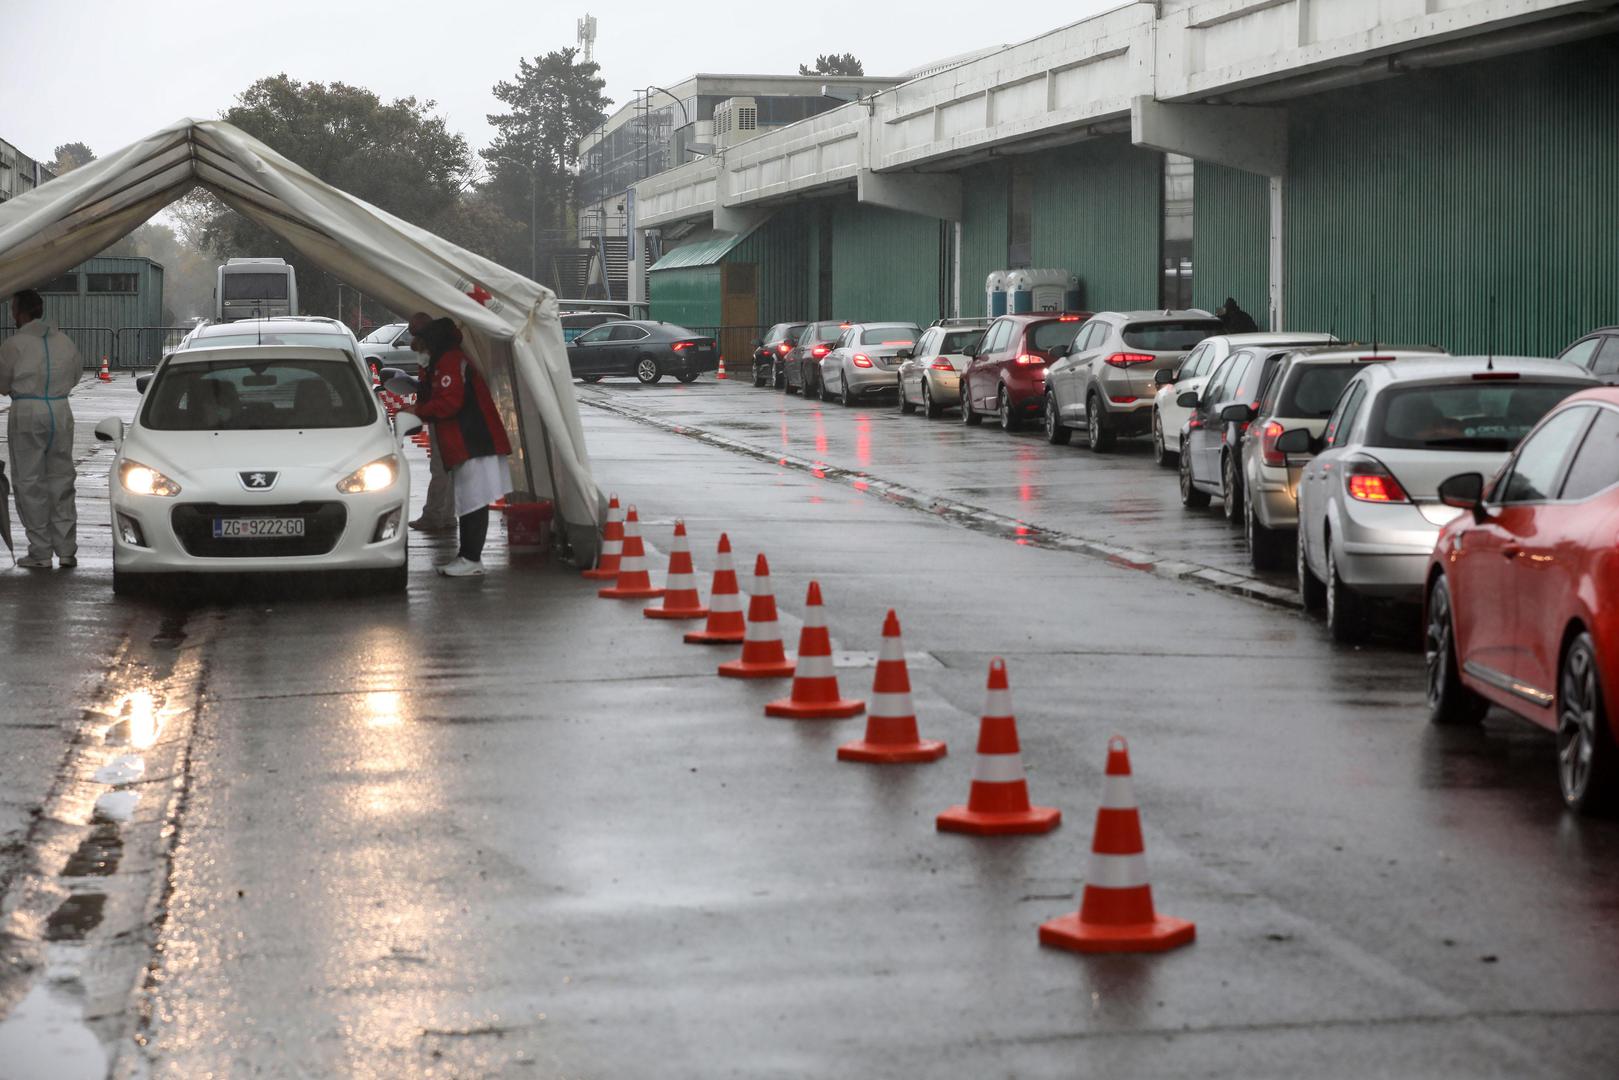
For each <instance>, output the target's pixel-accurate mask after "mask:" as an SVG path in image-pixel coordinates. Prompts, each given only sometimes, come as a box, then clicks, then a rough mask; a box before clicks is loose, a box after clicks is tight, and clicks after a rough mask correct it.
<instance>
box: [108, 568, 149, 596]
mask: <svg viewBox="0 0 1619 1080" xmlns="http://www.w3.org/2000/svg"><path fill="white" fill-rule="evenodd" d="M112 594H113V595H114V596H128V597H141V596H145V595H146V581H145V580H144V579H143V578H142V577H141V575H139V574H126V573H124V572H123V571H122V570H119V569H118V564H117V563H113V564H112Z"/></svg>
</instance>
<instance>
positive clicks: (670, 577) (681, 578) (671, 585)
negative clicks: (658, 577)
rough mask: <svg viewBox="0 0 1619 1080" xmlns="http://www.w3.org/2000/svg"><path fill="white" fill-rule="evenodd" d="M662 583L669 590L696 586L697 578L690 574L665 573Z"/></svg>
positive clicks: (678, 590)
mask: <svg viewBox="0 0 1619 1080" xmlns="http://www.w3.org/2000/svg"><path fill="white" fill-rule="evenodd" d="M663 583H664V585H665V587H667V588H668V590H669V591H670V592H680V591H682V590H684V589H695V588H697V579H696V578H694V577H692V576H691V575H690V574H666V575H664V579H663Z"/></svg>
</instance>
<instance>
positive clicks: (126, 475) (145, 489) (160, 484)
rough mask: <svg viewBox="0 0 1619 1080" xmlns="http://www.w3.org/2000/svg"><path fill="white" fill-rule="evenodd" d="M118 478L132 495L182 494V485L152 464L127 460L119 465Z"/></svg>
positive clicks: (163, 495)
mask: <svg viewBox="0 0 1619 1080" xmlns="http://www.w3.org/2000/svg"><path fill="white" fill-rule="evenodd" d="M118 480H119V482H120V483H122V484H123V485H124V490H125V491H127V492H129V493H130V494H131V495H157V496H159V497H161V498H165V499H172V498H174V496H176V495H178V494H180V485H179V484H176V483H175V482H174V481H173V480H170V479H169V478H168V477H166V476H164V475H163V474H162V473H160V472H158V471H157V470H156V469H154V468H152V467H151V466H150V465H142V464H141V463H140V462H138V461H126V462H124V463H123V464H122V465H120V466H119V467H118Z"/></svg>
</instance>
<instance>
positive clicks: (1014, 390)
mask: <svg viewBox="0 0 1619 1080" xmlns="http://www.w3.org/2000/svg"><path fill="white" fill-rule="evenodd" d="M1090 317H1091V313H1090V312H1088V311H1064V312H1062V313H1061V314H1059V313H1057V312H1055V311H1036V312H1029V313H1027V314H1021V315H1002V316H1001V317H1000V318H998V319H996V320H995V321H994V322H992V323H990V324H989V329H987V330H985V331H984V338H983V340H982V341H981V342H979V344H978V349H977V351H976V352H975V353H972V354H970V355H971V361H970V362H969V363H968V365H967V370H966V371H964V372H963V373H962V376H961V422H962V423H963V424H980V423H983V420H984V417H985V416H993V417H995V418H996V419H997V420H998V421H1000V425H1001V427H1002V428H1003V429H1005V430H1006V431H1016V430H1017V429H1018V428H1019V427H1021V426H1023V421H1024V420H1025V419H1026V418H1028V417H1032V416H1039V415H1040V413H1041V411H1042V410H1043V409H1044V408H1045V403H1046V365H1047V364H1049V363H1051V361H1053V360H1057V359H1059V358H1061V357H1064V356H1067V355H1068V350H1069V348H1070V347H1071V346H1072V345H1073V344H1074V336H1075V335H1076V334H1078V333H1079V328H1080V327H1081V326H1083V325H1084V323H1085V320H1086V319H1088V318H1090Z"/></svg>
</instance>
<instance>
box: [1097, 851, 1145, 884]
mask: <svg viewBox="0 0 1619 1080" xmlns="http://www.w3.org/2000/svg"><path fill="white" fill-rule="evenodd" d="M1085 884H1087V885H1094V886H1096V887H1098V888H1102V889H1135V888H1139V887H1140V886H1142V885H1146V884H1149V882H1148V881H1147V856H1145V855H1102V854H1099V853H1097V852H1094V851H1093V852H1091V865H1090V869H1089V871H1087V872H1086V874H1085Z"/></svg>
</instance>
